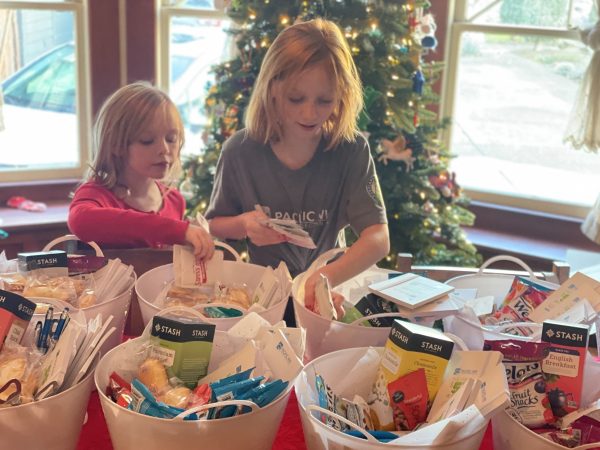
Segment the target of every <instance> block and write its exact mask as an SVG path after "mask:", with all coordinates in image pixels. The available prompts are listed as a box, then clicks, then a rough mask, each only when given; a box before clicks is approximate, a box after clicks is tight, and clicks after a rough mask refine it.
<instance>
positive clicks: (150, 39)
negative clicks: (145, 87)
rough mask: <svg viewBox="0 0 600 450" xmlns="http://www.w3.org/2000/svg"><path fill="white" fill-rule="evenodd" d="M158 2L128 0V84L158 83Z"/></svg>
mask: <svg viewBox="0 0 600 450" xmlns="http://www.w3.org/2000/svg"><path fill="white" fill-rule="evenodd" d="M156 15H157V13H156V2H153V1H148V0H127V4H126V19H127V41H126V42H127V82H128V83H132V82H134V81H140V80H146V81H150V82H151V83H156Z"/></svg>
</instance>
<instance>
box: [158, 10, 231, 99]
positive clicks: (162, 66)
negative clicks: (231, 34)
mask: <svg viewBox="0 0 600 450" xmlns="http://www.w3.org/2000/svg"><path fill="white" fill-rule="evenodd" d="M215 3H217V4H218V3H220V5H217V6H215V9H202V8H193V7H186V6H174V5H172V2H171V1H169V0H163V1H162V2H160V4H159V8H158V24H157V36H156V39H157V49H158V52H157V57H156V74H157V85H158V86H159V87H160V88H161V89H163V90H164V91H165V92H169V89H170V81H171V64H170V61H171V46H170V38H171V20H172V19H173V18H175V17H194V18H198V19H214V20H231V18H230V17H229V16H228V15H227V13H226V12H225V6H224V2H218V1H216V2H215Z"/></svg>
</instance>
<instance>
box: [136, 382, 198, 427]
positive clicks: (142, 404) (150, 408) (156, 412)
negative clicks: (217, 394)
mask: <svg viewBox="0 0 600 450" xmlns="http://www.w3.org/2000/svg"><path fill="white" fill-rule="evenodd" d="M128 409H130V410H132V411H136V412H139V413H140V414H145V415H146V416H152V417H159V418H161V419H172V418H174V417H176V416H178V415H179V414H181V413H182V412H184V411H185V409H181V408H176V407H174V406H170V405H167V404H166V403H163V402H159V401H158V400H156V398H155V397H154V395H153V394H152V392H150V389H148V388H147V387H146V385H145V384H144V383H142V382H141V381H140V380H138V379H137V378H134V379H133V381H132V382H131V402H130V403H129V406H128ZM197 419H198V416H197V415H196V414H194V413H192V414H189V415H188V416H186V417H185V418H184V419H183V420H197Z"/></svg>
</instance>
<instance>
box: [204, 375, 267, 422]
mask: <svg viewBox="0 0 600 450" xmlns="http://www.w3.org/2000/svg"><path fill="white" fill-rule="evenodd" d="M264 379H265V377H263V376H260V377H255V378H249V379H248V380H242V381H238V382H237V383H229V384H226V385H224V386H217V387H216V388H213V386H212V384H211V385H210V388H211V390H212V397H211V401H212V402H222V401H225V400H233V399H236V398H238V397H239V396H240V395H242V394H243V393H245V392H247V391H249V390H251V389H252V388H255V387H256V386H258V385H259V384H260V383H261V382H262V381H263V380H264ZM236 410H237V407H236V406H233V405H230V406H223V407H222V408H211V409H210V410H209V412H208V416H207V417H208V418H209V419H220V418H223V417H231V416H233V415H234V414H235V413H236Z"/></svg>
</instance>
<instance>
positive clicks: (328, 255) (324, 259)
mask: <svg viewBox="0 0 600 450" xmlns="http://www.w3.org/2000/svg"><path fill="white" fill-rule="evenodd" d="M346 250H348V247H334V248H332V249H330V250H327V251H326V252H325V253H323V254H321V255H320V256H319V257H318V258H317V259H315V260H314V261H313V262H312V264H311V265H310V267H309V268H308V269H307V270H306V272H305V273H307V274H311V273H313V272H314V271H315V270H317V269H319V268H320V267H323V266H324V265H325V264H327V263H328V262H329V260H330V259H332V258H333V257H334V256H336V255H338V254H340V253H344V252H345V251H346Z"/></svg>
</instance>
